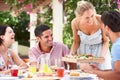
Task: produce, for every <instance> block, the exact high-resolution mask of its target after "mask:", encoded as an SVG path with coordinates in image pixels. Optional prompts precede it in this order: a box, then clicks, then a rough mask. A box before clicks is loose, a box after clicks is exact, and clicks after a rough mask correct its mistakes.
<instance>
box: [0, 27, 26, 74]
mask: <svg viewBox="0 0 120 80" xmlns="http://www.w3.org/2000/svg"><path fill="white" fill-rule="evenodd" d="M14 37H15V33H14V31H13V29H12V28H11V27H9V26H6V25H0V74H1V73H2V74H3V73H9V72H10V70H9V69H10V67H11V66H12V65H14V64H16V65H18V66H19V65H20V66H19V68H20V69H23V68H27V67H28V66H27V64H25V63H24V62H23V61H22V59H21V58H20V57H19V56H18V55H17V54H16V53H15V52H14V51H13V50H12V49H9V47H10V46H11V45H12V44H13V43H14ZM21 64H22V65H21Z"/></svg>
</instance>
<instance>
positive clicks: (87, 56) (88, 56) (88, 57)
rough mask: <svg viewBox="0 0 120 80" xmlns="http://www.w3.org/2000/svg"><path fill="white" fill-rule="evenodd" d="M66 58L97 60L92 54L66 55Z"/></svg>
mask: <svg viewBox="0 0 120 80" xmlns="http://www.w3.org/2000/svg"><path fill="white" fill-rule="evenodd" d="M66 57H67V58H76V59H94V58H97V57H95V56H93V55H92V54H78V55H66Z"/></svg>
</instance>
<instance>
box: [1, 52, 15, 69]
mask: <svg viewBox="0 0 120 80" xmlns="http://www.w3.org/2000/svg"><path fill="white" fill-rule="evenodd" d="M7 56H8V61H7V65H6V63H5V60H4V58H3V57H2V55H1V54H0V71H3V70H7V69H9V68H10V67H11V65H13V64H14V62H13V60H12V57H11V53H10V52H9V51H8V52H7Z"/></svg>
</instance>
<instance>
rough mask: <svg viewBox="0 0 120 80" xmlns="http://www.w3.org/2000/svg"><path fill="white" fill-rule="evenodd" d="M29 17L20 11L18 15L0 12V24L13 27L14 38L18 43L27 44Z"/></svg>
mask: <svg viewBox="0 0 120 80" xmlns="http://www.w3.org/2000/svg"><path fill="white" fill-rule="evenodd" d="M29 21H30V18H29V15H28V14H26V12H22V13H21V14H20V15H19V16H17V17H14V16H12V15H11V12H9V11H8V12H2V11H1V12H0V24H5V25H9V26H11V27H12V28H13V30H14V32H15V34H16V36H15V40H16V41H18V42H19V44H22V45H26V46H29V41H28V40H29V35H30V34H29V32H28V31H27V29H26V28H27V27H28V24H29Z"/></svg>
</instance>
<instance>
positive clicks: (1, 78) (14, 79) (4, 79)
mask: <svg viewBox="0 0 120 80" xmlns="http://www.w3.org/2000/svg"><path fill="white" fill-rule="evenodd" d="M17 79H18V77H0V80H17Z"/></svg>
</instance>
